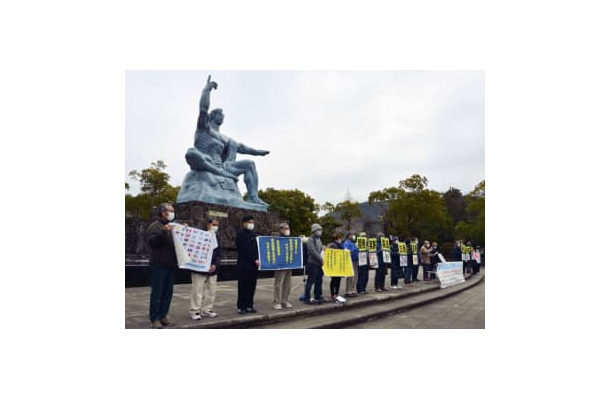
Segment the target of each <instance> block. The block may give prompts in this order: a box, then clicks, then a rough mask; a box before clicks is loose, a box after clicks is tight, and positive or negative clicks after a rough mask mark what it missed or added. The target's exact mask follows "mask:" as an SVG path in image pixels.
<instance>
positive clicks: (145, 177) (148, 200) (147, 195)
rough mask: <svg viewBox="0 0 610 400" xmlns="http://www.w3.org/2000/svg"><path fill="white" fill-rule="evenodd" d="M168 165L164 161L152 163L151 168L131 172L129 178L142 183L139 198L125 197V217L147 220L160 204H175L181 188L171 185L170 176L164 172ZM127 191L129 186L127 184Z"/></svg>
mask: <svg viewBox="0 0 610 400" xmlns="http://www.w3.org/2000/svg"><path fill="white" fill-rule="evenodd" d="M165 168H167V165H165V163H164V162H163V161H162V160H158V161H156V162H153V163H151V165H150V167H149V168H145V169H143V170H141V171H136V170H133V171H131V172H129V177H130V178H131V179H133V180H135V181H138V182H139V183H140V193H139V194H138V195H137V196H132V195H129V194H127V195H125V216H126V217H135V218H140V219H147V218H149V217H150V213H151V211H152V208H153V207H154V206H156V205H158V204H160V203H165V202H168V203H173V202H175V201H176V198H177V197H178V192H179V191H180V187H179V186H177V187H174V186H172V185H170V183H169V179H170V176H169V174H167V173H166V172H164V171H163V170H164V169H165ZM125 189H129V184H128V183H127V182H125Z"/></svg>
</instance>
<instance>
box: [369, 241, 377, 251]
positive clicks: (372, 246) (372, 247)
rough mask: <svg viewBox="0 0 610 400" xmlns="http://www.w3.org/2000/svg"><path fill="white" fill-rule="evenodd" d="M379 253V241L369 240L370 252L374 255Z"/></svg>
mask: <svg viewBox="0 0 610 400" xmlns="http://www.w3.org/2000/svg"><path fill="white" fill-rule="evenodd" d="M376 251H377V239H375V238H369V252H371V253H374V252H376Z"/></svg>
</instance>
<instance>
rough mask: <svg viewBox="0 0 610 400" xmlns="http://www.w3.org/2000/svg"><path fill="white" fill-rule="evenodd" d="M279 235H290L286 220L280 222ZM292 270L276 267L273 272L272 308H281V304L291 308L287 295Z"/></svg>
mask: <svg viewBox="0 0 610 400" xmlns="http://www.w3.org/2000/svg"><path fill="white" fill-rule="evenodd" d="M280 235H281V236H290V225H288V223H287V222H282V223H281V224H280ZM291 285H292V270H291V269H278V270H275V272H274V281H273V308H274V309H276V310H281V309H282V306H283V307H285V308H292V304H290V303H289V302H288V296H290V290H291V289H292V287H291Z"/></svg>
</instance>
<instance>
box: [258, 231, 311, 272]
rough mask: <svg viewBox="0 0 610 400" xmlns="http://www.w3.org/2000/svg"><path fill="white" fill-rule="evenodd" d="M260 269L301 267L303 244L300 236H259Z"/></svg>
mask: <svg viewBox="0 0 610 400" xmlns="http://www.w3.org/2000/svg"><path fill="white" fill-rule="evenodd" d="M256 242H257V244H258V260H259V261H260V263H261V264H260V267H259V269H260V270H277V269H300V268H303V246H302V239H301V238H300V237H286V236H259V237H257V238H256Z"/></svg>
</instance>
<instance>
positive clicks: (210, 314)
mask: <svg viewBox="0 0 610 400" xmlns="http://www.w3.org/2000/svg"><path fill="white" fill-rule="evenodd" d="M202 314H203V315H205V316H206V317H210V318H214V317H216V316H217V315H218V314H216V313H215V312H214V311H212V310H208V311H206V310H204V311H203V312H202Z"/></svg>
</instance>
